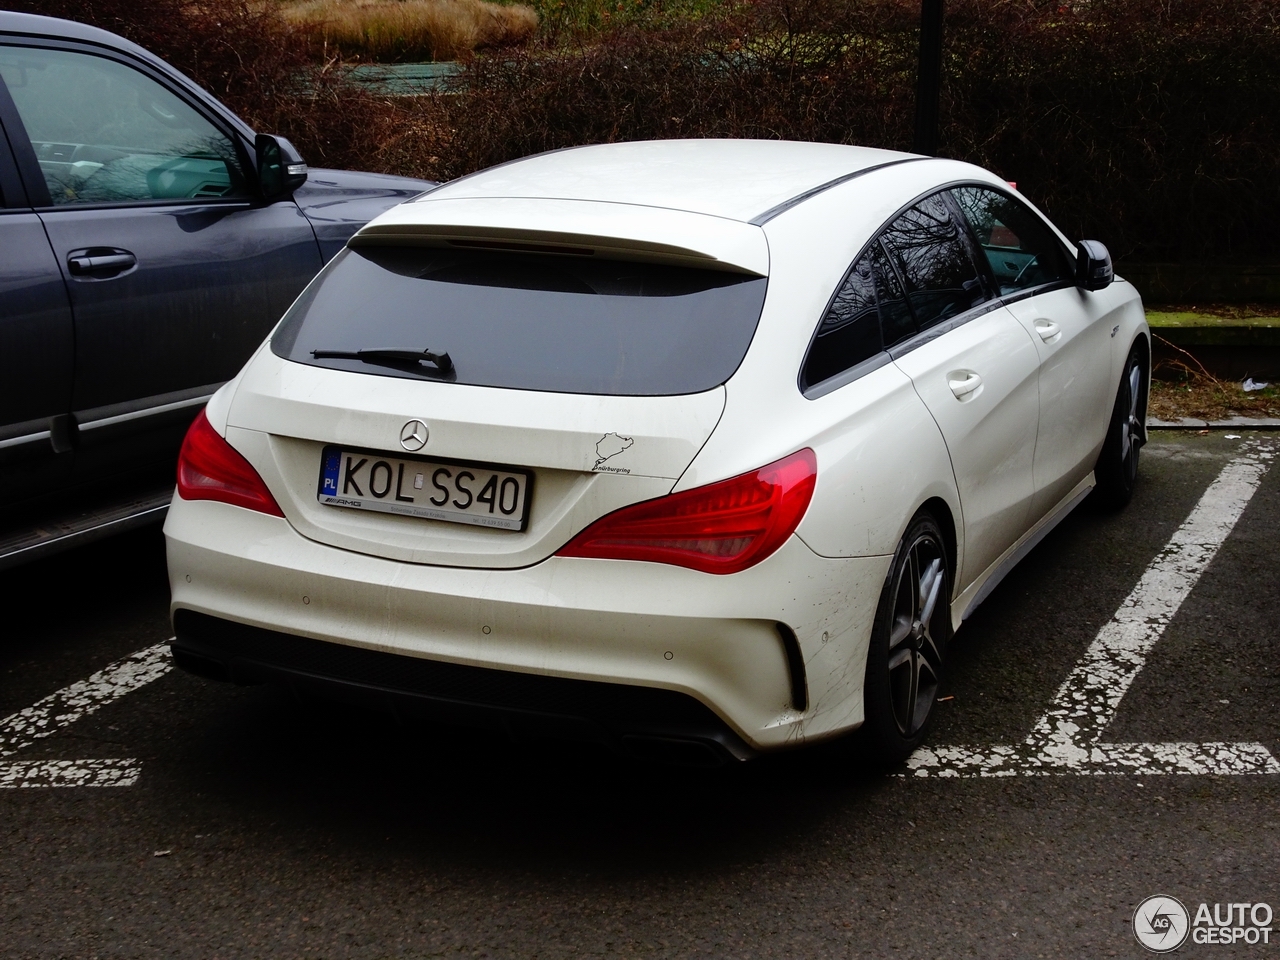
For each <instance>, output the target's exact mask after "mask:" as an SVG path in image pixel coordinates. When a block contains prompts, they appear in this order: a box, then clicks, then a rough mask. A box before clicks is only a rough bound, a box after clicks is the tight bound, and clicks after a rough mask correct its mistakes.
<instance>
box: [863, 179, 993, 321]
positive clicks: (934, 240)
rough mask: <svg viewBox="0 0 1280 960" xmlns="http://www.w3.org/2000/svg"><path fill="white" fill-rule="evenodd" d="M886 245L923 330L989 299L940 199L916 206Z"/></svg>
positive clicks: (890, 233)
mask: <svg viewBox="0 0 1280 960" xmlns="http://www.w3.org/2000/svg"><path fill="white" fill-rule="evenodd" d="M883 240H884V243H885V246H886V247H887V248H888V250H889V252H890V254H891V255H892V256H893V258H894V261H895V263H896V264H897V266H898V268H899V270H900V272H901V274H902V279H903V283H904V285H905V287H906V295H907V301H908V302H909V303H910V304H911V311H912V313H913V314H914V316H915V321H916V324H917V325H918V327H919V328H920V329H921V330H927V329H928V328H929V327H932V326H934V325H936V324H939V323H942V322H943V321H945V320H948V319H950V318H951V317H954V316H957V315H959V314H961V313H964V312H965V311H966V310H970V309H972V308H973V307H976V306H978V305H979V304H981V303H982V302H983V301H984V300H986V299H987V298H986V294H985V292H984V290H983V284H982V281H981V280H980V279H979V277H978V270H977V267H976V266H975V265H974V262H973V258H972V257H971V256H970V255H969V248H968V245H967V244H966V243H965V242H964V239H963V238H962V237H961V234H960V229H959V227H958V226H957V225H956V223H955V221H954V220H952V218H951V212H950V210H949V209H948V208H947V205H946V203H944V202H943V200H942V198H941V197H940V196H937V195H934V196H932V197H926V198H925V199H923V200H921V201H919V202H918V203H916V204H915V205H914V206H913V207H911V209H909V210H908V211H907V212H906V213H904V214H903V215H902V216H900V217H899V218H898V219H897V220H895V221H894V222H893V223H892V224H890V225H889V228H888V229H887V230H885V232H884V235H883Z"/></svg>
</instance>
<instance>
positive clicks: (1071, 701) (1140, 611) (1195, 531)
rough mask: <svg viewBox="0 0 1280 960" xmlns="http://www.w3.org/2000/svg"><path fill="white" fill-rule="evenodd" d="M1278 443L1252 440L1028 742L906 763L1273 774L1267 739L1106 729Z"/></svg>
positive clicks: (969, 768)
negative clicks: (1184, 739)
mask: <svg viewBox="0 0 1280 960" xmlns="http://www.w3.org/2000/svg"><path fill="white" fill-rule="evenodd" d="M1274 457H1275V450H1274V448H1273V447H1272V446H1271V445H1270V444H1266V443H1261V444H1257V445H1246V447H1245V449H1244V450H1243V451H1242V455H1241V456H1240V457H1238V458H1236V459H1235V460H1232V461H1231V462H1230V463H1228V464H1227V465H1226V466H1225V467H1224V468H1223V470H1222V472H1221V473H1220V474H1219V475H1218V477H1217V479H1215V480H1214V481H1213V483H1211V484H1210V485H1209V487H1208V489H1207V490H1205V492H1204V494H1203V495H1202V496H1201V498H1200V501H1199V502H1198V503H1197V504H1196V506H1195V508H1194V509H1193V510H1192V511H1191V514H1190V516H1188V517H1187V519H1186V520H1184V521H1183V523H1182V525H1181V526H1180V527H1178V529H1177V531H1176V532H1175V533H1174V535H1173V536H1172V537H1171V538H1170V539H1169V542H1168V543H1167V544H1166V545H1165V547H1164V549H1163V550H1162V551H1161V552H1160V553H1159V555H1157V556H1156V558H1155V559H1154V560H1153V561H1152V562H1151V565H1150V566H1149V567H1147V570H1146V572H1145V573H1144V574H1143V575H1142V579H1141V580H1139V581H1138V585H1137V586H1136V587H1134V588H1133V592H1132V593H1130V594H1129V596H1128V597H1126V598H1125V600H1124V602H1123V603H1121V604H1120V608H1119V609H1118V610H1117V611H1116V613H1115V616H1113V617H1112V618H1111V620H1109V621H1108V622H1107V623H1106V624H1104V625H1103V627H1102V629H1101V630H1100V631H1098V636H1097V637H1096V638H1095V639H1094V641H1093V643H1091V644H1090V645H1089V648H1088V650H1086V651H1085V654H1084V656H1083V657H1081V658H1080V662H1079V663H1077V664H1076V666H1075V669H1073V670H1072V671H1071V673H1070V674H1069V675H1068V676H1067V679H1066V680H1065V681H1064V682H1063V684H1062V686H1061V687H1060V688H1059V690H1058V693H1057V695H1056V696H1055V697H1054V698H1053V702H1052V704H1050V706H1049V709H1048V711H1047V712H1046V713H1045V715H1044V716H1043V717H1041V718H1040V720H1039V721H1038V722H1037V723H1036V726H1035V729H1034V730H1032V732H1031V734H1030V735H1029V736H1028V737H1027V738H1026V740H1025V741H1023V743H1021V744H1019V745H1017V746H1013V745H1007V746H993V747H986V748H972V747H963V746H953V747H932V748H925V749H921V750H918V751H917V752H916V753H915V755H913V756H912V757H911V759H910V760H908V761H907V766H908V769H909V771H910V773H911V775H914V776H917V777H924V776H935V777H956V776H979V777H996V776H1018V775H1022V776H1036V775H1049V774H1061V773H1078V774H1115V773H1143V774H1153V775H1155V774H1208V773H1216V774H1275V773H1280V763H1277V762H1276V759H1275V758H1274V757H1273V756H1272V755H1271V753H1270V751H1269V750H1267V748H1266V747H1265V746H1264V745H1263V744H1260V743H1216V742H1215V743H1106V742H1103V741H1102V736H1103V734H1104V732H1105V731H1106V729H1107V727H1108V725H1109V724H1110V723H1111V721H1112V719H1114V717H1115V715H1116V711H1117V710H1118V709H1119V707H1120V701H1121V700H1122V699H1123V698H1124V695H1125V693H1126V692H1127V691H1128V689H1129V687H1130V686H1131V685H1132V684H1133V681H1134V679H1136V678H1137V676H1138V673H1139V672H1140V671H1141V670H1142V667H1143V664H1145V663H1146V660H1147V657H1148V656H1150V654H1151V651H1152V649H1153V648H1154V647H1155V644H1156V642H1157V641H1158V640H1159V639H1160V637H1161V636H1162V635H1163V634H1164V631H1165V628H1167V627H1168V625H1169V623H1170V622H1171V621H1172V620H1173V618H1174V616H1175V615H1176V614H1177V612H1178V609H1179V608H1180V607H1181V606H1182V602H1183V601H1184V600H1185V599H1186V598H1187V596H1188V595H1189V594H1190V593H1191V590H1192V588H1194V587H1195V585H1196V583H1197V582H1198V581H1199V579H1200V577H1201V575H1202V574H1203V573H1204V571H1205V570H1206V569H1207V568H1208V566H1209V563H1210V562H1211V561H1212V560H1213V558H1214V557H1215V556H1216V555H1217V553H1218V549H1219V548H1220V547H1221V546H1222V544H1223V543H1224V542H1225V541H1226V539H1227V536H1228V535H1229V534H1230V533H1231V531H1232V529H1233V528H1234V527H1235V525H1236V522H1237V521H1238V520H1239V519H1240V516H1241V514H1243V513H1244V508H1245V507H1246V506H1247V505H1248V503H1249V501H1250V499H1251V498H1252V497H1253V495H1254V493H1256V492H1257V489H1258V487H1259V485H1260V484H1261V483H1262V478H1263V476H1265V475H1266V472H1267V470H1268V469H1269V468H1270V466H1271V461H1272V460H1273V459H1274Z"/></svg>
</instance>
